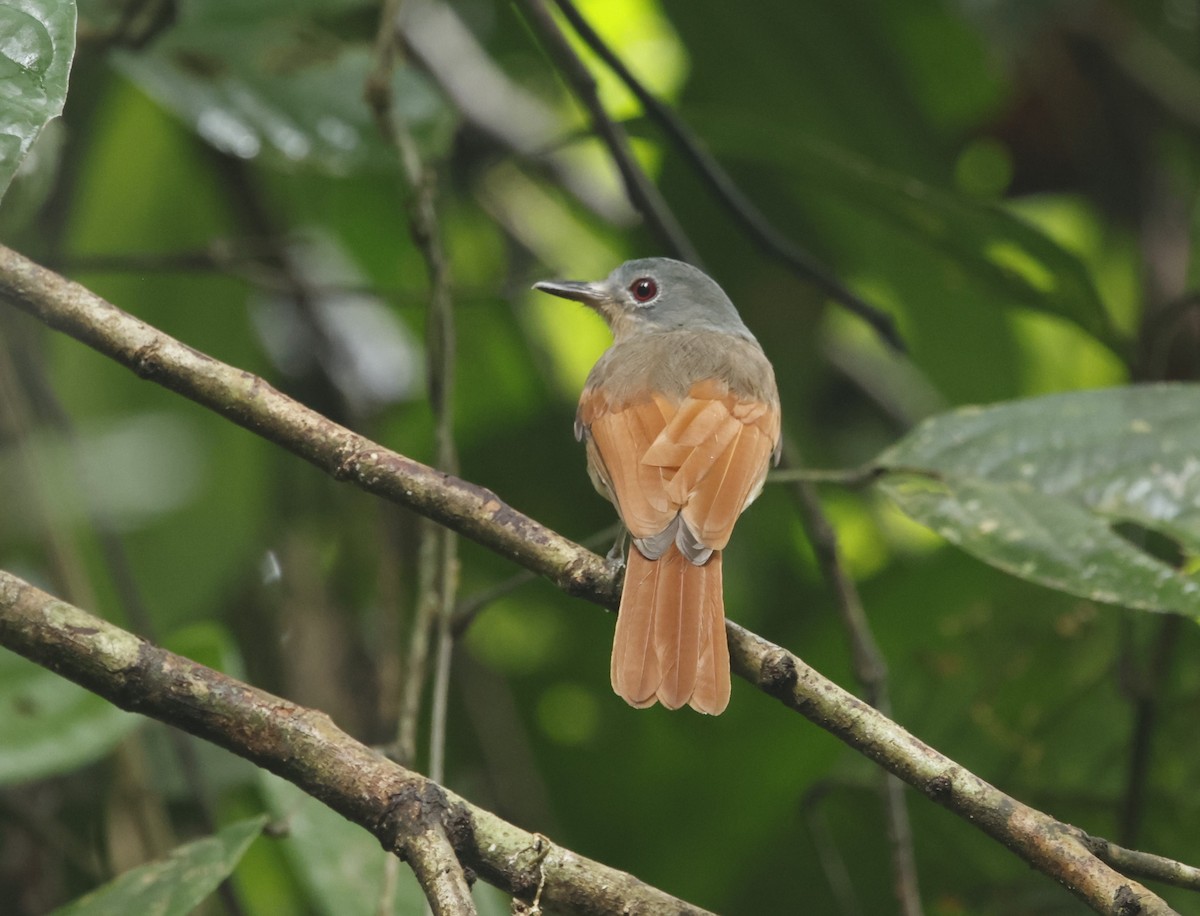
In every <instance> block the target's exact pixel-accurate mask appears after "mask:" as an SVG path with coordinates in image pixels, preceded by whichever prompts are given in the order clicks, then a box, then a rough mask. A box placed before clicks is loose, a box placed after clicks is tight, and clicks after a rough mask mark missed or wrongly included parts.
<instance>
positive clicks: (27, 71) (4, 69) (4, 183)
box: [0, 0, 75, 195]
mask: <svg viewBox="0 0 1200 916" xmlns="http://www.w3.org/2000/svg"><path fill="white" fill-rule="evenodd" d="M74 55H75V3H74V2H73V0H23V2H20V3H13V2H3V0H0V195H3V193H4V191H5V189H6V188H7V187H8V185H9V182H11V181H12V178H13V175H14V174H16V171H17V167H18V166H19V165H20V164H21V160H22V159H24V158H25V154H26V153H27V152H29V147H30V146H32V145H33V141H34V140H35V139H36V138H37V135H38V134H39V133H41V130H42V128H43V127H45V126H46V122H47V121H49V120H50V119H51V118H54V117H57V116H58V115H59V114H61V113H62V108H63V102H64V101H65V100H66V98H67V77H68V76H69V75H70V72H71V59H72V58H73V57H74Z"/></svg>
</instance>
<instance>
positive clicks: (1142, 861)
mask: <svg viewBox="0 0 1200 916" xmlns="http://www.w3.org/2000/svg"><path fill="white" fill-rule="evenodd" d="M1079 836H1080V839H1081V840H1082V841H1083V844H1084V845H1085V846H1087V848H1088V849H1090V850H1091V851H1092V852H1093V853H1095V854H1096V857H1097V858H1099V859H1101V860H1102V861H1104V862H1107V863H1108V864H1109V865H1111V866H1112V867H1113V868H1115V869H1117V870H1118V871H1120V872H1121V873H1122V874H1126V875H1132V876H1134V877H1136V878H1146V879H1148V880H1150V881H1160V882H1162V883H1163V884H1169V885H1171V886H1172V887H1182V888H1184V889H1186V890H1189V891H1200V868H1196V867H1195V866H1192V865H1184V864H1183V863H1182V862H1176V861H1175V860H1174V859H1168V858H1166V857H1164V856H1156V855H1154V854H1153V853H1149V852H1139V851H1137V850H1136V849H1126V848H1125V847H1124V846H1118V845H1117V844H1116V843H1110V842H1109V841H1108V840H1106V839H1103V838H1102V837H1096V836H1091V835H1089V834H1087V833H1084V832H1083V831H1082V830H1080V831H1079Z"/></svg>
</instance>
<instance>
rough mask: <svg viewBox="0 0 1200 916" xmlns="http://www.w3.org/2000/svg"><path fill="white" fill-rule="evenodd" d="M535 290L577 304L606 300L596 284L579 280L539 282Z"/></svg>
mask: <svg viewBox="0 0 1200 916" xmlns="http://www.w3.org/2000/svg"><path fill="white" fill-rule="evenodd" d="M533 288H534V289H536V290H541V291H542V292H543V293H549V294H550V295H552V296H561V297H562V298H563V299H574V300H575V301H576V302H587V303H593V302H596V301H597V300H599V299H603V298H604V293H603V291H602V290H600V289H599V288H598V287H597V286H596V284H595V283H583V282H580V281H578V280H539V281H538V282H537V283H535V284H533Z"/></svg>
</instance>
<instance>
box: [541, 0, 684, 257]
mask: <svg viewBox="0 0 1200 916" xmlns="http://www.w3.org/2000/svg"><path fill="white" fill-rule="evenodd" d="M521 7H522V8H523V9H524V10H525V14H526V15H527V16H528V17H529V20H530V22H532V23H533V25H534V27H535V28H536V29H537V32H538V34H539V35H540V36H541V38H542V41H543V42H545V43H546V47H547V50H548V51H549V53H550V54H551V55H552V56H553V57H554V59H555V61H556V63H557V66H558V68H559V72H561V73H562V75H563V78H564V79H566V81H567V83H568V84H569V85H570V86H571V88H572V90H574V92H575V95H576V96H577V97H578V98H579V101H580V103H581V104H582V105H583V107H584V108H586V109H587V110H588V114H589V115H591V118H592V128H593V129H594V130H595V131H596V135H597V136H598V137H599V138H600V139H601V140H602V141H603V142H604V145H605V146H607V147H608V151H609V154H610V155H611V156H612V160H613V162H614V163H615V164H616V166H617V169H618V170H619V171H620V173H621V178H622V180H623V181H624V182H625V193H626V194H627V195H628V197H629V202H630V203H631V204H633V206H634V208H635V209H637V211H638V212H639V213H641V214H642V217H643V218H644V219H645V220H646V222H648V223H649V224H650V226H651V227H652V228H653V229H654V231H655V233H656V234H657V235H658V237H659V239H660V241H662V242H663V243H665V244H666V245H668V246H669V247H670V249H671V250H672V252H673V253H674V254H675V256H676V257H678V258H681V259H682V260H684V261H689V262H691V263H692V264H695V265H696V266H697V267H699V266H701V264H700V254H699V252H697V251H696V248H695V246H694V245H692V242H691V240H690V239H689V238H688V237H687V233H685V232H684V231H683V226H681V225H680V224H679V220H677V219H676V218H675V214H674V213H672V212H671V208H670V207H668V206H667V202H666V201H665V200H664V199H663V196H662V194H661V192H660V191H659V190H658V188H657V187H655V185H654V182H652V181H651V180H650V179H649V178H648V177H647V176H646V173H645V172H644V171H642V167H641V166H640V165H639V164H638V161H637V158H636V157H635V156H634V155H633V151H632V150H631V149H630V148H629V137H628V136H626V134H625V128H623V127H622V126H621V125H620V124H618V123H617V122H616V121H614V120H613V119H612V118H610V117H609V116H608V112H607V111H605V110H604V105H603V104H602V103H601V102H600V96H599V94H598V93H597V91H596V80H595V78H594V77H593V76H592V74H591V73H590V72H589V71H588V68H587V65H586V64H584V62H583V61H582V60H580V59H579V55H578V54H576V53H575V51H574V50H573V49H572V48H571V45H570V43H569V42H568V41H567V39H566V36H565V35H563V33H562V30H561V29H560V28H559V27H558V23H556V22H555V21H554V17H553V16H551V15H550V10H549V8H548V7H547V6H546V4H545V3H544V2H543V0H522V2H521Z"/></svg>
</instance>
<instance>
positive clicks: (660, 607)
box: [612, 546, 729, 715]
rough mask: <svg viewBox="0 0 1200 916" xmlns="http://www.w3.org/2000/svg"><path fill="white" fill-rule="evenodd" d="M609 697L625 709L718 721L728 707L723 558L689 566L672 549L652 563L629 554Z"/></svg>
mask: <svg viewBox="0 0 1200 916" xmlns="http://www.w3.org/2000/svg"><path fill="white" fill-rule="evenodd" d="M612 685H613V690H614V691H616V693H617V694H619V695H620V696H621V697H623V698H624V699H625V701H626V702H627V703H629V704H630V705H631V706H637V707H645V706H651V705H653V704H654V703H655V702H656V701H658V702H661V703H662V704H663V705H664V706H666V707H667V708H668V709H678V708H679V707H680V706H683V705H685V704H690V705H691V706H692V708H693V709H696V710H698V711H700V712H704V713H709V714H710V715H717V714H718V713H720V712H722V711H724V709H725V707H726V706H727V705H728V704H729V647H728V645H727V642H726V637H725V609H724V602H723V599H722V594H721V555H720V553H719V552H714V553H713V554H712V556H711V558H710V559H709V560H708V562H707V563H704V564H703V565H699V566H697V565H695V564H693V563H691V562H689V561H688V560H687V559H686V558H684V557H683V555H682V554H680V553H679V551H678V549H677V548H675V547H674V546H672V547H670V548H668V549H667V550H666V551H665V552H664V553H663V555H662V556H661V557H660V558H659V559H657V560H648V559H646V557H644V556H642V554H641V553H640V552H639V551H638V550H637V549H636V548H634V549H632V550H631V551H630V552H629V566H628V569H627V570H626V575H625V591H624V593H623V594H622V596H621V609H620V613H619V614H618V616H617V631H616V635H615V637H614V640H613V655H612Z"/></svg>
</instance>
